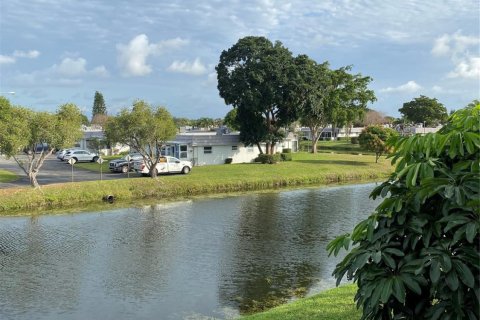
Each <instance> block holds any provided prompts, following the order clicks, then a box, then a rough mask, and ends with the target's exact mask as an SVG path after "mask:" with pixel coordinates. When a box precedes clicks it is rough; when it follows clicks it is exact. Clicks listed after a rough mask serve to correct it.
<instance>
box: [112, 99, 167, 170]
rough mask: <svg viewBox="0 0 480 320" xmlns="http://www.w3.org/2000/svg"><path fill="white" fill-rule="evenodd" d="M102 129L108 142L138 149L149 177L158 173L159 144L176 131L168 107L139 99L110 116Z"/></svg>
mask: <svg viewBox="0 0 480 320" xmlns="http://www.w3.org/2000/svg"><path fill="white" fill-rule="evenodd" d="M104 130H105V135H106V137H107V140H108V141H110V142H111V143H116V142H118V143H121V144H124V145H127V146H129V147H130V148H131V149H132V150H136V151H138V152H139V153H140V154H141V155H142V156H143V159H144V161H145V164H146V166H147V168H148V169H149V172H150V176H151V177H152V178H156V177H157V170H156V165H157V163H158V161H159V159H160V156H161V154H160V150H161V148H162V146H164V145H165V143H166V142H167V141H168V140H170V139H172V138H173V137H175V134H176V132H177V128H176V126H175V123H174V121H173V118H172V116H171V115H170V113H169V112H168V111H167V109H165V108H164V107H152V106H151V105H149V104H148V103H146V102H145V101H142V100H138V101H135V102H134V103H133V108H132V109H131V110H130V109H127V108H124V109H122V110H121V111H120V113H119V114H118V115H117V116H115V117H111V118H109V119H108V121H107V123H106V125H105V128H104Z"/></svg>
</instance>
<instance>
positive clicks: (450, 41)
mask: <svg viewBox="0 0 480 320" xmlns="http://www.w3.org/2000/svg"><path fill="white" fill-rule="evenodd" d="M479 45H480V38H478V37H475V36H465V35H463V34H462V32H461V31H457V32H456V33H454V34H451V35H449V34H444V35H442V36H441V37H439V38H437V39H436V40H435V43H434V45H433V48H432V51H431V52H432V54H433V55H434V56H438V57H442V56H446V57H449V58H450V60H451V62H452V64H453V65H454V66H455V67H454V70H453V71H451V72H449V73H448V74H447V77H448V78H465V79H477V80H478V79H479V78H480V55H479V54H478V47H479ZM470 49H473V52H475V53H471V52H470Z"/></svg>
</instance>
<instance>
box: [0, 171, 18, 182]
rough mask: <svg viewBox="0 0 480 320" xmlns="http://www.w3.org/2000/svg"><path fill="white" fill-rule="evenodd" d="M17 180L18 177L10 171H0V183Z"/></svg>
mask: <svg viewBox="0 0 480 320" xmlns="http://www.w3.org/2000/svg"><path fill="white" fill-rule="evenodd" d="M17 179H18V176H17V175H16V174H15V173H13V172H10V171H7V170H3V169H0V182H3V183H7V182H12V181H15V180H17Z"/></svg>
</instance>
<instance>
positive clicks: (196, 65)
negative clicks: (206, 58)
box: [167, 58, 207, 76]
mask: <svg viewBox="0 0 480 320" xmlns="http://www.w3.org/2000/svg"><path fill="white" fill-rule="evenodd" d="M167 70H168V71H171V72H178V73H186V74H190V75H195V76H199V75H202V74H205V73H206V72H207V68H206V67H205V65H204V64H203V63H202V62H201V61H200V59H199V58H196V59H195V60H194V61H193V62H188V61H178V60H175V61H173V62H172V64H171V65H170V66H169V67H168V68H167Z"/></svg>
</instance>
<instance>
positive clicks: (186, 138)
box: [170, 133, 240, 146]
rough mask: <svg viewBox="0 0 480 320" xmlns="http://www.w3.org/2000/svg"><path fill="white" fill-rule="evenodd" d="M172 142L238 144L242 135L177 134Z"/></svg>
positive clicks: (199, 144) (215, 144) (214, 144)
mask: <svg viewBox="0 0 480 320" xmlns="http://www.w3.org/2000/svg"><path fill="white" fill-rule="evenodd" d="M170 142H171V143H178V144H191V145H193V146H229V145H238V144H239V143H240V136H239V135H238V134H223V135H219V134H218V135H217V134H215V133H213V134H177V136H176V137H175V140H173V141H170Z"/></svg>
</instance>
